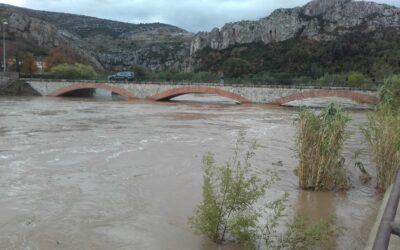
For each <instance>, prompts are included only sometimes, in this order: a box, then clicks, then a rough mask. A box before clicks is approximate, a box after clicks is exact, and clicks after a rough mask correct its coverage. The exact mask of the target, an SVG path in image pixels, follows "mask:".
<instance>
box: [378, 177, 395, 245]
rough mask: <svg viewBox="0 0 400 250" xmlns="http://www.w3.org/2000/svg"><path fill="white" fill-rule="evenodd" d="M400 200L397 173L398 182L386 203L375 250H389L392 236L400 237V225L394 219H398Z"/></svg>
mask: <svg viewBox="0 0 400 250" xmlns="http://www.w3.org/2000/svg"><path fill="white" fill-rule="evenodd" d="M399 200H400V171H398V172H397V176H396V180H395V182H394V184H393V187H392V191H391V192H390V196H389V199H388V202H387V203H386V207H385V211H384V212H383V216H382V219H381V222H380V224H379V227H378V231H377V233H376V237H375V241H374V245H373V247H372V249H373V250H385V249H388V246H389V243H390V236H391V235H392V234H394V235H397V236H399V237H400V224H396V223H395V222H394V219H395V217H396V213H397V208H398V206H399Z"/></svg>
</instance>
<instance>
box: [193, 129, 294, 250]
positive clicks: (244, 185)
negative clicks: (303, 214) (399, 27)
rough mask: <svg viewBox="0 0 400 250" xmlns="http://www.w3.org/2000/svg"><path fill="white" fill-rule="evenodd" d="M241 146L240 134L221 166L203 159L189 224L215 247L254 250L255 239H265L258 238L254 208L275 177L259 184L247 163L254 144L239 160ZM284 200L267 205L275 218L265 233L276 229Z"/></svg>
mask: <svg viewBox="0 0 400 250" xmlns="http://www.w3.org/2000/svg"><path fill="white" fill-rule="evenodd" d="M244 142H245V140H244V132H243V131H241V132H240V133H239V137H238V140H237V143H236V147H235V150H234V156H233V158H232V159H231V160H230V161H228V162H226V163H225V164H224V165H222V166H217V165H216V163H215V160H214V156H213V155H212V154H210V153H208V154H206V155H204V157H203V168H204V177H203V178H204V179H203V200H202V202H201V204H200V205H199V206H197V208H196V210H195V215H194V216H193V217H191V218H190V219H189V222H190V224H191V225H192V227H193V229H194V231H195V232H196V233H199V234H202V235H205V236H206V237H208V238H209V239H211V240H213V241H214V242H216V243H220V244H221V243H223V242H225V241H226V240H227V239H232V240H234V241H236V242H238V243H240V244H243V245H244V246H245V247H246V248H247V249H254V248H255V244H256V241H257V239H259V238H262V237H263V236H267V237H268V235H269V234H264V235H260V234H263V231H262V230H260V227H259V221H258V220H259V218H260V217H261V216H262V214H261V213H260V211H259V210H257V209H256V207H255V204H256V202H257V201H259V199H260V198H261V197H263V196H264V194H265V191H266V189H267V188H268V187H269V186H270V185H271V183H272V182H273V180H274V178H275V176H274V175H271V176H270V179H268V180H263V179H261V178H260V177H259V176H258V175H257V174H255V173H254V172H253V170H252V168H251V164H250V159H251V158H252V157H253V156H254V150H255V149H256V143H255V142H253V143H251V144H250V146H249V148H248V150H247V151H245V153H244V155H243V159H241V157H240V156H241V152H242V147H243V144H244ZM286 198H287V195H285V197H284V198H283V199H281V200H279V201H276V202H273V203H271V207H272V208H273V210H274V213H275V215H277V216H272V217H270V218H271V221H270V222H271V224H267V226H265V227H264V228H268V231H269V232H271V230H272V228H273V227H276V226H277V225H276V220H277V217H279V216H280V215H281V213H282V210H283V209H284V207H283V206H282V203H283V201H284V200H285V199H286ZM266 242H267V240H266Z"/></svg>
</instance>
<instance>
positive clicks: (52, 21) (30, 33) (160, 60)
mask: <svg viewBox="0 0 400 250" xmlns="http://www.w3.org/2000/svg"><path fill="white" fill-rule="evenodd" d="M0 18H1V20H7V22H8V27H7V29H8V30H7V34H8V37H7V39H8V40H9V50H11V51H10V54H13V53H16V51H21V50H22V51H28V52H33V53H34V54H35V55H36V56H38V55H43V56H46V55H47V54H48V52H49V50H51V49H52V48H55V47H67V48H69V49H71V50H72V51H74V52H75V54H76V55H77V56H78V57H79V60H80V61H81V62H84V63H89V64H91V65H93V66H95V67H96V68H97V69H98V70H103V69H106V70H119V69H124V68H128V67H130V66H132V65H133V64H141V65H144V66H146V67H148V68H149V69H153V70H162V69H166V68H180V67H181V64H182V63H183V61H184V58H185V57H186V56H187V52H188V51H189V44H190V41H191V38H192V36H193V35H192V34H191V33H188V32H187V31H185V30H183V29H180V28H178V27H175V26H172V25H168V24H162V23H150V24H131V23H123V22H117V21H111V20H105V19H99V18H94V17H88V16H82V15H72V14H66V13H55V12H47V11H37V10H31V9H26V8H19V7H15V6H11V5H6V4H0Z"/></svg>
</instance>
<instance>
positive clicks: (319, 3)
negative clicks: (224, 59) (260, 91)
mask: <svg viewBox="0 0 400 250" xmlns="http://www.w3.org/2000/svg"><path fill="white" fill-rule="evenodd" d="M382 27H385V28H388V27H400V9H399V8H396V7H393V6H389V5H385V4H377V3H374V2H365V1H352V0H313V1H311V2H309V3H308V4H306V5H304V6H303V7H296V8H292V9H278V10H275V11H274V12H273V13H272V14H271V15H270V16H268V17H266V18H262V19H260V20H258V21H240V22H235V23H228V24H225V25H224V26H223V27H222V28H221V29H220V30H219V29H218V28H214V29H213V30H212V31H211V32H201V33H198V34H196V36H195V37H194V38H193V40H192V42H191V45H190V54H191V55H194V53H196V52H197V51H198V50H201V49H203V48H207V47H209V48H212V49H216V50H222V49H226V48H228V47H229V46H231V45H234V44H245V43H256V42H261V43H264V44H268V43H271V42H279V41H284V40H287V39H290V38H294V37H297V36H301V37H306V38H309V39H316V40H324V39H325V40H327V39H333V38H335V37H337V36H338V35H341V34H344V33H348V32H351V31H353V30H354V29H361V30H363V31H365V32H368V31H374V30H378V29H380V28H382Z"/></svg>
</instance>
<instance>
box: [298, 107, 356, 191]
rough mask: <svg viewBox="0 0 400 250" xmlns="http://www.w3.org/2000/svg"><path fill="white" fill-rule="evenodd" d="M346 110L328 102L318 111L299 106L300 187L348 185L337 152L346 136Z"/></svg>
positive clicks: (340, 186)
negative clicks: (324, 107)
mask: <svg viewBox="0 0 400 250" xmlns="http://www.w3.org/2000/svg"><path fill="white" fill-rule="evenodd" d="M348 121H349V118H348V116H347V114H346V113H345V112H344V111H342V109H341V108H340V107H338V106H336V105H335V104H330V105H329V106H328V107H327V108H326V109H325V110H323V111H322V112H321V113H320V114H317V113H315V112H314V111H311V110H309V109H303V110H302V111H301V112H300V117H299V120H298V122H297V150H298V157H299V161H300V162H299V167H298V176H299V185H300V187H301V188H303V189H311V190H314V191H319V190H343V189H347V188H348V181H347V176H346V170H345V169H344V167H343V166H342V164H341V159H342V157H341V152H342V146H343V143H344V140H345V139H346V133H345V127H346V123H347V122H348Z"/></svg>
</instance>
